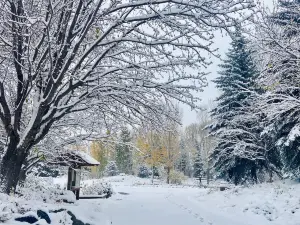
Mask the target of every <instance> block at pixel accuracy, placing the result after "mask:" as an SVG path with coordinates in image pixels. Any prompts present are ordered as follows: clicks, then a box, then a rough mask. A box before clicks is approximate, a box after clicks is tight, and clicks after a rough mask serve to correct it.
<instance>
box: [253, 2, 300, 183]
mask: <svg viewBox="0 0 300 225" xmlns="http://www.w3.org/2000/svg"><path fill="white" fill-rule="evenodd" d="M299 18H300V2H299V1H298V0H292V1H283V0H282V1H279V4H278V6H277V10H276V11H275V12H272V13H270V14H268V13H267V12H265V14H263V16H262V17H261V19H260V20H259V21H258V24H257V26H256V28H257V39H258V41H257V43H258V44H259V47H260V49H261V54H263V55H264V58H265V59H266V60H265V61H264V62H265V68H264V69H263V72H262V74H261V77H260V81H261V83H263V85H264V87H265V89H266V90H267V91H266V93H265V94H264V95H263V96H262V98H261V99H260V105H259V107H260V109H261V110H262V111H263V112H264V113H265V114H266V117H267V120H266V126H265V129H264V132H263V134H264V137H265V138H266V139H268V140H271V141H272V142H273V143H274V145H273V148H275V149H277V150H278V151H279V155H280V160H281V161H282V164H283V168H282V169H283V172H284V174H285V175H288V176H295V177H298V178H299V177H300V154H299V149H298V146H299V144H300V120H299V116H300V104H299V99H300V88H299V86H300V76H299V74H300V73H299V72H300V67H299V59H300V54H299V52H300V47H299V44H298V43H299V41H300V21H299ZM280 163H281V162H278V164H280Z"/></svg>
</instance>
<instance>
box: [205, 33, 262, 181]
mask: <svg viewBox="0 0 300 225" xmlns="http://www.w3.org/2000/svg"><path fill="white" fill-rule="evenodd" d="M247 44H248V41H247V39H246V38H245V37H244V36H243V35H242V33H241V30H240V28H239V27H237V28H236V31H235V35H234V38H233V40H232V42H231V48H230V49H229V51H228V53H227V54H226V59H225V60H224V62H223V64H221V65H219V67H220V69H221V71H220V72H219V77H218V78H217V79H216V80H215V83H216V86H217V88H218V89H219V90H221V91H222V94H221V95H220V97H219V98H218V99H217V106H216V108H215V109H213V110H212V116H213V119H214V121H215V122H214V123H213V124H211V125H210V128H211V135H213V136H215V137H216V139H217V145H216V147H215V149H214V151H213V153H212V155H211V158H212V161H213V163H214V167H215V170H216V172H217V174H218V175H219V176H220V177H223V178H225V179H227V180H230V181H232V182H234V183H235V184H239V183H243V182H247V181H254V182H256V181H257V172H258V170H259V169H260V168H261V167H263V166H264V165H265V154H264V153H265V149H264V144H263V143H262V142H261V138H260V135H259V134H260V129H261V124H260V119H261V118H260V115H259V114H255V113H254V111H253V110H255V109H254V108H253V107H252V100H253V93H254V92H255V91H256V87H255V78H256V77H257V71H256V67H255V63H254V60H253V58H252V54H253V52H252V51H251V50H249V49H248V48H247Z"/></svg>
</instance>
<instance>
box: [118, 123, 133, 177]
mask: <svg viewBox="0 0 300 225" xmlns="http://www.w3.org/2000/svg"><path fill="white" fill-rule="evenodd" d="M130 141H131V135H130V131H129V130H128V129H127V128H126V127H125V128H123V129H122V131H121V134H120V137H119V141H118V143H117V145H116V150H115V154H116V159H115V160H116V163H117V166H118V168H119V172H120V173H126V174H132V173H133V171H132V164H133V163H132V149H131V147H130Z"/></svg>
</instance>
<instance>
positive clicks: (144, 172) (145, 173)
mask: <svg viewBox="0 0 300 225" xmlns="http://www.w3.org/2000/svg"><path fill="white" fill-rule="evenodd" d="M150 174H151V171H150V170H149V168H148V167H147V166H145V165H141V166H140V167H139V170H138V177H140V178H146V177H149V176H150Z"/></svg>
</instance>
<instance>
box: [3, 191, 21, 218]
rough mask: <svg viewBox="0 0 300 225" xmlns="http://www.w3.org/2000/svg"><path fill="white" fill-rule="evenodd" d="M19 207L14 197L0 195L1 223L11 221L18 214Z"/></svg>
mask: <svg viewBox="0 0 300 225" xmlns="http://www.w3.org/2000/svg"><path fill="white" fill-rule="evenodd" d="M17 206H18V204H17V202H16V201H14V198H13V197H10V196H8V195H5V194H1V193H0V223H3V222H5V221H7V220H9V219H11V218H12V216H13V214H14V213H16V212H18V210H17Z"/></svg>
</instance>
